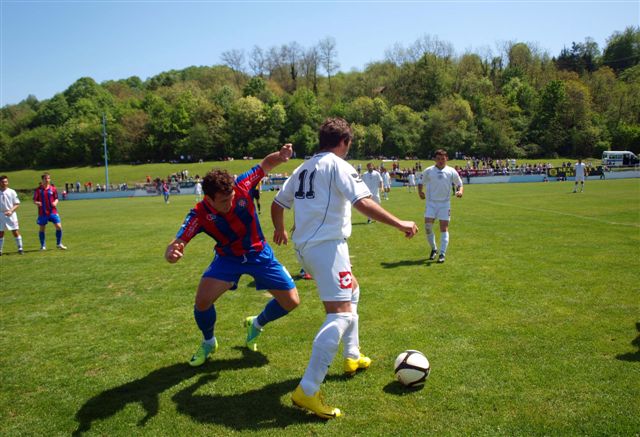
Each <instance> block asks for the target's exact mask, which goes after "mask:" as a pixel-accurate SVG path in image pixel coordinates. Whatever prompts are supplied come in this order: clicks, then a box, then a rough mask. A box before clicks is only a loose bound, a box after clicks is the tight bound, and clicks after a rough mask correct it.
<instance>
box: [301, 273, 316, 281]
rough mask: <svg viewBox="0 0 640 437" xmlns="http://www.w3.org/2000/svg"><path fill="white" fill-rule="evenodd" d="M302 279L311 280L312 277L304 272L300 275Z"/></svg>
mask: <svg viewBox="0 0 640 437" xmlns="http://www.w3.org/2000/svg"><path fill="white" fill-rule="evenodd" d="M302 279H307V280H309V279H313V276H311V275H310V274H309V273H307V272H304V273H303V274H302Z"/></svg>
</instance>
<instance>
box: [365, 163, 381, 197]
mask: <svg viewBox="0 0 640 437" xmlns="http://www.w3.org/2000/svg"><path fill="white" fill-rule="evenodd" d="M362 181H363V182H364V184H365V185H366V186H367V188H368V189H369V191H371V195H372V196H373V197H375V198H379V197H380V184H381V183H382V175H381V174H380V173H379V172H378V171H377V170H373V171H371V173H369V172H368V171H366V172H365V173H364V174H363V175H362Z"/></svg>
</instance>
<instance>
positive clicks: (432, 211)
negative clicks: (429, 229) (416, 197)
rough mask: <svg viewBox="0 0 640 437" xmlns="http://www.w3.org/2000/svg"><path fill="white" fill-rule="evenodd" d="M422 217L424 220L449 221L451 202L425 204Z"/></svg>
mask: <svg viewBox="0 0 640 437" xmlns="http://www.w3.org/2000/svg"><path fill="white" fill-rule="evenodd" d="M424 216H425V217H426V218H436V219H438V220H445V221H451V202H427V207H426V209H425V211H424Z"/></svg>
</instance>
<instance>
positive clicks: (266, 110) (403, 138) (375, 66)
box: [0, 27, 640, 170]
mask: <svg viewBox="0 0 640 437" xmlns="http://www.w3.org/2000/svg"><path fill="white" fill-rule="evenodd" d="M337 53H338V52H337V44H336V42H335V40H334V39H333V38H331V37H327V38H325V39H323V40H321V41H319V42H318V43H317V44H316V45H314V46H312V47H310V48H304V47H302V46H300V45H299V44H298V43H296V42H292V43H289V44H285V45H282V46H280V47H271V48H269V49H263V48H261V47H259V46H255V47H254V48H253V49H252V50H251V51H249V52H248V53H246V52H245V51H243V50H237V49H233V50H229V51H226V52H224V53H223V54H222V56H221V61H222V62H221V64H219V65H214V66H202V67H195V66H192V67H188V68H185V69H183V70H171V71H167V72H162V73H160V74H158V75H156V76H153V77H151V78H148V79H147V80H145V81H143V80H141V79H140V78H138V77H136V76H133V77H130V78H128V79H122V80H109V81H105V82H103V83H100V84H98V83H96V82H95V81H94V80H93V79H91V78H89V77H83V78H80V79H78V80H77V81H76V82H75V83H73V84H72V85H71V86H69V88H67V89H66V90H65V91H64V92H61V93H59V94H56V95H55V96H53V97H52V98H50V99H47V100H42V101H38V100H37V99H36V98H35V97H34V96H29V97H27V98H26V99H25V100H23V101H21V102H20V103H18V104H14V105H6V106H4V107H3V108H1V109H0V117H1V121H2V123H1V126H0V168H5V169H12V170H13V169H23V168H45V167H66V166H81V165H96V164H100V163H102V162H103V161H104V157H103V148H102V122H101V121H102V117H103V115H104V116H105V117H106V122H107V123H106V124H107V132H108V136H107V143H108V148H109V157H108V158H109V162H117V163H146V162H162V161H180V160H190V161H197V160H200V159H202V160H221V159H225V158H228V157H232V158H239V157H243V156H263V155H265V154H267V153H268V152H270V151H272V150H274V147H275V146H276V145H278V144H281V143H283V142H291V143H293V144H294V146H295V149H296V151H297V153H298V156H302V155H308V154H312V153H313V151H314V149H315V148H316V146H317V135H316V131H317V126H318V125H319V123H320V122H321V121H322V119H323V118H324V117H326V116H340V117H344V118H346V119H347V120H349V121H350V122H351V123H352V126H353V130H354V146H353V147H352V152H351V153H352V155H353V156H354V157H358V158H365V157H369V156H387V157H392V156H395V157H404V156H418V157H420V158H423V159H426V158H429V157H430V156H431V155H432V153H433V151H434V150H435V149H437V148H441V147H443V148H446V149H447V150H449V151H451V152H454V151H457V152H462V153H465V154H467V155H473V156H478V157H481V156H490V157H494V158H508V157H512V158H544V157H548V158H553V157H558V156H563V157H564V156H567V157H569V156H575V157H595V156H598V155H599V154H601V152H602V151H603V150H609V149H614V150H632V151H635V152H640V65H639V64H640V27H628V28H626V29H625V30H624V31H616V32H613V34H612V35H611V36H610V37H609V38H608V39H607V43H606V46H605V47H604V48H603V49H602V50H600V48H599V47H598V44H597V43H596V42H594V41H593V40H592V39H590V38H587V39H585V41H584V42H573V43H572V44H571V46H570V47H565V48H564V49H563V50H562V51H561V52H560V53H559V54H558V56H557V57H551V56H550V55H549V54H548V53H546V52H544V51H542V50H540V49H538V48H537V47H536V45H535V44H531V43H524V42H505V43H503V44H502V45H501V47H499V49H497V50H496V51H493V50H490V49H483V50H480V51H478V52H473V53H472V52H469V53H464V54H462V55H456V54H455V52H454V50H453V47H452V46H451V44H449V43H447V42H445V41H441V40H439V39H438V38H435V37H432V36H429V35H425V36H423V37H421V38H419V39H418V40H416V41H415V43H413V44H411V45H410V46H408V47H404V46H402V45H399V44H396V45H395V46H393V47H392V48H390V49H388V50H387V51H386V53H385V59H384V60H381V61H377V62H372V63H370V64H368V65H367V66H366V67H365V68H364V69H363V71H351V72H341V71H340V70H339V68H340V66H339V64H338V62H337Z"/></svg>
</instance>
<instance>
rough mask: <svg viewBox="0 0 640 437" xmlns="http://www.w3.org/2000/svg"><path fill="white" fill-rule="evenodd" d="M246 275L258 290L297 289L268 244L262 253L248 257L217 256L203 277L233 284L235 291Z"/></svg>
mask: <svg viewBox="0 0 640 437" xmlns="http://www.w3.org/2000/svg"><path fill="white" fill-rule="evenodd" d="M244 274H247V275H250V276H252V277H253V279H255V281H256V290H291V289H293V288H295V287H296V286H295V284H294V282H293V279H292V278H291V275H290V274H289V272H288V271H287V269H286V268H285V267H284V266H283V265H282V264H280V261H278V260H277V259H276V257H275V256H274V255H273V251H272V250H271V247H270V246H269V245H268V244H266V243H265V246H264V249H263V250H262V252H260V253H258V254H250V255H247V256H246V257H236V256H220V255H218V254H216V256H215V257H214V258H213V261H211V264H209V267H207V269H206V270H205V271H204V273H203V274H202V277H203V278H214V279H219V280H221V281H226V282H232V283H233V286H232V287H231V290H235V289H236V288H238V280H239V279H240V276H242V275H244Z"/></svg>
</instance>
